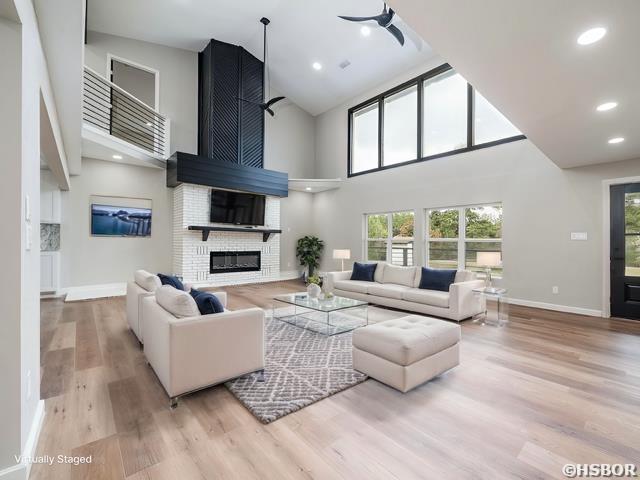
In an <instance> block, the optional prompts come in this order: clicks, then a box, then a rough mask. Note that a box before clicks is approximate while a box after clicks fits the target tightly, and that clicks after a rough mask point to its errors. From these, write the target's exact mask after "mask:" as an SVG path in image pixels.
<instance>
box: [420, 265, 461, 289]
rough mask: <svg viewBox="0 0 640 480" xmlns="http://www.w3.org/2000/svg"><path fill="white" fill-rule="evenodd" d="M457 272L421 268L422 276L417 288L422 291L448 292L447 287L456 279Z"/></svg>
mask: <svg viewBox="0 0 640 480" xmlns="http://www.w3.org/2000/svg"><path fill="white" fill-rule="evenodd" d="M456 273H457V270H443V269H438V268H425V267H422V276H421V277H420V285H419V287H418V288H422V289H423V290H440V291H441V292H448V291H449V286H450V285H451V284H452V283H453V282H454V280H455V279H456Z"/></svg>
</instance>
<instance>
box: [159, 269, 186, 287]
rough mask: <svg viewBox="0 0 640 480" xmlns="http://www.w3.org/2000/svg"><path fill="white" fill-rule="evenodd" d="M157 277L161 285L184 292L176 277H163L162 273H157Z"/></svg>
mask: <svg viewBox="0 0 640 480" xmlns="http://www.w3.org/2000/svg"><path fill="white" fill-rule="evenodd" d="M158 277H160V283H162V285H171V286H172V287H173V288H177V289H178V290H184V285H183V284H182V282H181V281H180V279H179V278H178V277H173V276H171V275H165V274H163V273H159V274H158Z"/></svg>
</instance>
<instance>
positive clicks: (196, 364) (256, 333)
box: [167, 308, 264, 396]
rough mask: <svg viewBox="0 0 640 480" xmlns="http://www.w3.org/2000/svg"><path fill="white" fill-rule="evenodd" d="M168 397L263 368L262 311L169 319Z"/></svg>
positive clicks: (228, 312) (242, 311)
mask: <svg viewBox="0 0 640 480" xmlns="http://www.w3.org/2000/svg"><path fill="white" fill-rule="evenodd" d="M169 328H170V337H171V345H170V358H171V360H170V382H169V383H170V388H169V389H167V392H168V393H169V395H170V396H176V395H180V394H182V393H186V392H189V391H191V390H194V389H197V388H201V387H203V386H208V385H213V384H216V383H220V382H223V381H226V380H229V379H231V378H234V377H237V376H239V375H243V374H246V373H249V372H253V371H256V370H260V369H263V368H264V310H262V309H261V308H248V309H245V310H236V311H233V312H230V311H226V312H223V313H216V314H212V315H202V316H198V317H188V318H175V317H174V318H173V319H172V320H171V321H170V326H169Z"/></svg>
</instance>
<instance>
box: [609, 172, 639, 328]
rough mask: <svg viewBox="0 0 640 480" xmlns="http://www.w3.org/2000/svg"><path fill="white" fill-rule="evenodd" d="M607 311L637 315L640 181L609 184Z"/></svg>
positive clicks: (627, 315) (621, 314) (636, 317)
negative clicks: (609, 262)
mask: <svg viewBox="0 0 640 480" xmlns="http://www.w3.org/2000/svg"><path fill="white" fill-rule="evenodd" d="M610 260H611V315H612V316H615V317H623V318H634V319H640V184H637V183H630V184H626V185H614V186H612V187H611V253H610Z"/></svg>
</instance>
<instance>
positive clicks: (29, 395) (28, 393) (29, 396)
mask: <svg viewBox="0 0 640 480" xmlns="http://www.w3.org/2000/svg"><path fill="white" fill-rule="evenodd" d="M27 400H31V370H28V371H27Z"/></svg>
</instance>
